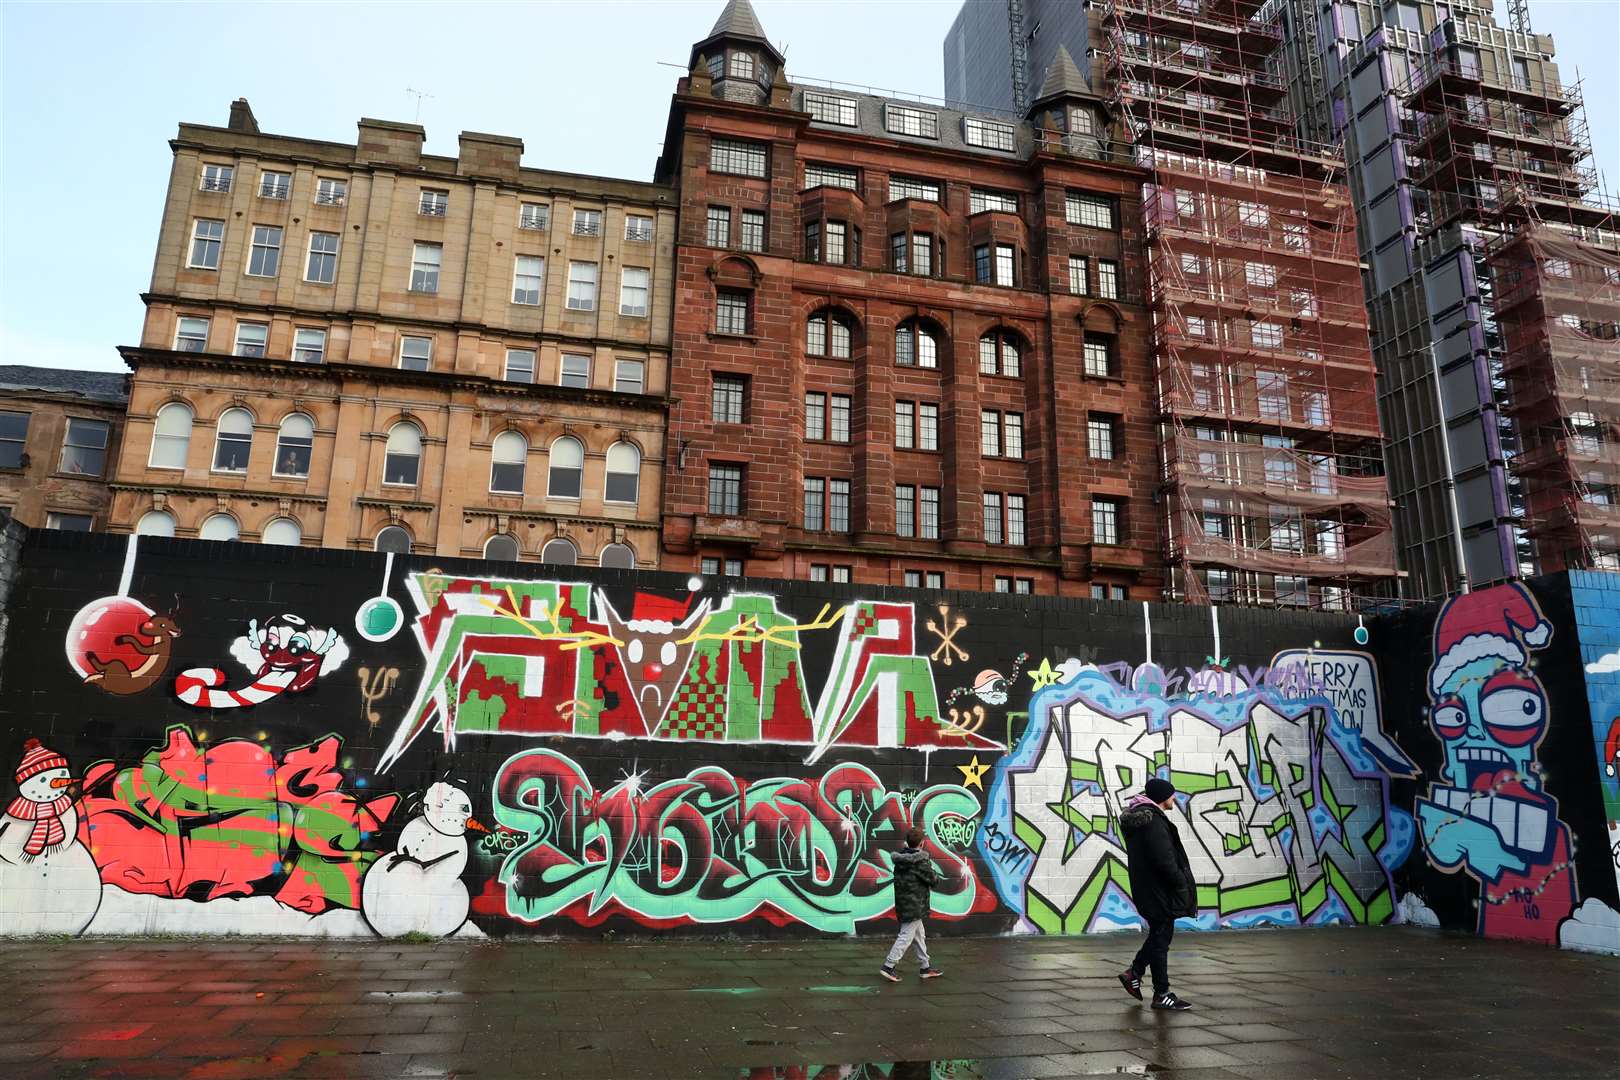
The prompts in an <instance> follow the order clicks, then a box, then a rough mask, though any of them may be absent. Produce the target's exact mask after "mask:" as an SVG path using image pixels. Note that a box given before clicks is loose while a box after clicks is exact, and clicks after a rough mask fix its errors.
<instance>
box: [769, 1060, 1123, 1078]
mask: <svg viewBox="0 0 1620 1080" xmlns="http://www.w3.org/2000/svg"><path fill="white" fill-rule="evenodd" d="M1025 1060H1026V1061H1027V1060H1028V1059H1027V1058H1026V1059H1025ZM1020 1069H1021V1066H1020V1064H1019V1061H1018V1060H1017V1059H1014V1058H996V1059H991V1060H972V1059H968V1058H947V1059H944V1060H941V1061H889V1062H883V1061H869V1062H865V1063H864V1064H860V1065H757V1066H753V1067H751V1068H746V1069H741V1070H739V1071H738V1073H737V1080H1020V1078H1023V1077H1028V1075H1029V1074H1028V1073H1027V1072H1022V1071H1020ZM1113 1074H1114V1075H1126V1076H1132V1075H1134V1076H1149V1075H1153V1069H1152V1067H1151V1066H1148V1065H1126V1066H1121V1067H1120V1068H1117V1069H1115V1070H1113Z"/></svg>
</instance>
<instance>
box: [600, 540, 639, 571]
mask: <svg viewBox="0 0 1620 1080" xmlns="http://www.w3.org/2000/svg"><path fill="white" fill-rule="evenodd" d="M596 561H597V562H598V563H600V564H601V565H602V566H605V567H608V568H609V569H612V570H634V569H635V568H636V553H635V552H634V551H632V550H630V546H629V545H628V544H609V545H608V546H607V547H605V548H603V549H602V554H601V555H600V556H599V557H598V558H597V560H596Z"/></svg>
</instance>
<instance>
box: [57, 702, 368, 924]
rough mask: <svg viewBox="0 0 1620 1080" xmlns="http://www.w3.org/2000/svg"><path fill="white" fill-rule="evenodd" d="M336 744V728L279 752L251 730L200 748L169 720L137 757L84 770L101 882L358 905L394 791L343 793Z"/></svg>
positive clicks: (87, 816)
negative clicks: (160, 740) (372, 843)
mask: <svg viewBox="0 0 1620 1080" xmlns="http://www.w3.org/2000/svg"><path fill="white" fill-rule="evenodd" d="M340 745H341V741H340V740H339V739H338V737H337V736H335V735H328V736H326V737H325V738H323V739H318V740H316V741H315V742H313V743H310V744H309V745H307V746H301V747H298V748H297V749H293V750H287V751H284V752H282V753H280V754H277V753H275V752H273V751H271V750H269V749H268V748H266V747H264V746H261V745H259V744H258V743H255V742H252V741H251V740H248V739H226V740H224V741H222V742H218V743H212V744H209V745H207V746H199V745H198V744H197V741H196V740H195V739H194V738H193V736H192V733H191V731H190V729H188V728H186V727H184V726H178V725H177V726H175V727H171V728H169V730H168V740H167V742H166V743H165V744H164V745H163V746H160V747H156V748H154V749H152V750H151V751H149V752H148V753H147V754H146V756H145V757H144V758H142V759H141V762H140V764H138V765H131V766H127V767H123V768H120V767H119V766H117V765H115V764H113V763H111V762H106V761H103V762H98V763H96V764H94V765H91V766H90V767H89V768H88V769H87V770H86V771H85V779H84V797H83V801H82V804H81V814H80V824H79V838H80V840H81V841H82V842H83V843H84V844H85V846H86V847H88V848H89V849H90V852H91V854H92V855H93V856H94V857H95V860H96V864H97V865H98V866H99V867H100V869H101V880H102V881H104V882H106V883H107V884H109V885H116V886H118V887H119V888H120V889H123V890H125V891H126V892H131V893H146V894H151V895H154V896H162V897H172V898H186V899H190V900H198V901H206V900H214V899H217V898H219V897H247V896H271V897H274V898H275V899H276V900H277V901H278V902H280V903H282V904H285V905H286V906H288V907H291V908H295V909H297V910H299V911H303V912H307V913H309V914H319V913H320V912H323V911H326V910H328V909H329V908H334V907H342V908H359V907H360V880H361V877H362V876H363V875H364V873H365V870H366V867H367V866H369V865H370V864H371V862H372V861H373V860H375V859H376V858H377V852H375V851H370V850H366V845H367V843H368V842H369V840H370V839H371V836H372V834H373V833H374V832H375V831H376V830H377V829H378V828H379V827H380V826H381V825H382V824H383V823H384V822H385V821H386V820H387V819H388V816H389V814H391V813H392V812H393V810H394V806H395V804H396V803H397V802H398V796H395V795H382V796H378V797H376V798H371V799H365V798H363V797H362V796H360V795H357V794H355V793H353V792H350V791H345V790H343V776H342V773H340V772H339V770H338V763H337V755H338V750H339V747H340Z"/></svg>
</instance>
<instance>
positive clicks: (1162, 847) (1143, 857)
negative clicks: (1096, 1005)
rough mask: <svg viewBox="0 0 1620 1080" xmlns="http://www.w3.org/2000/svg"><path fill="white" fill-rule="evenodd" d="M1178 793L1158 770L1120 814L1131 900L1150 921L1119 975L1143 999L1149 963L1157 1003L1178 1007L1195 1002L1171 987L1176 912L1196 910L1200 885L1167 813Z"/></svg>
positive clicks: (1128, 989) (1131, 992)
mask: <svg viewBox="0 0 1620 1080" xmlns="http://www.w3.org/2000/svg"><path fill="white" fill-rule="evenodd" d="M1175 798H1176V789H1175V785H1173V784H1171V783H1170V781H1168V780H1160V779H1159V778H1158V777H1156V776H1155V777H1154V778H1153V779H1151V780H1149V781H1148V782H1147V784H1146V785H1145V786H1144V788H1143V793H1142V794H1141V795H1137V796H1136V797H1134V798H1133V799H1131V801H1130V802H1129V803H1127V804H1126V807H1125V812H1124V813H1123V814H1121V815H1120V817H1119V826H1120V831H1122V832H1123V833H1124V834H1125V857H1126V861H1127V862H1128V864H1129V866H1130V873H1131V900H1132V901H1133V902H1134V903H1135V904H1136V910H1137V913H1138V914H1140V915H1141V916H1142V918H1143V919H1145V920H1146V921H1147V924H1148V936H1147V941H1146V942H1145V943H1144V944H1143V945H1142V949H1141V951H1140V952H1138V953H1137V954H1136V959H1135V960H1134V961H1132V962H1131V966H1130V967H1128V968H1126V969H1125V970H1124V971H1122V972H1120V973H1119V981H1120V984H1121V985H1122V986H1124V987H1125V992H1126V993H1127V994H1129V995H1131V996H1132V997H1133V998H1135V999H1136V1000H1138V1001H1141V1000H1142V975H1143V973H1144V972H1146V971H1147V970H1148V969H1149V968H1151V969H1152V970H1153V1007H1154V1008H1155V1009H1174V1010H1177V1011H1180V1010H1182V1009H1190V1008H1192V1006H1191V1005H1190V1004H1188V1003H1187V1002H1185V1001H1183V1000H1182V999H1181V998H1179V997H1177V996H1176V995H1175V994H1172V993H1171V992H1170V938H1171V936H1172V935H1173V934H1174V933H1175V931H1176V919H1177V917H1179V916H1183V915H1187V916H1192V915H1197V914H1198V890H1197V888H1196V886H1195V885H1194V883H1193V876H1192V866H1191V864H1190V863H1188V861H1187V849H1186V848H1184V847H1182V846H1181V834H1180V833H1179V832H1177V831H1176V827H1175V825H1174V824H1172V823H1171V821H1170V819H1169V817H1167V816H1166V815H1165V811H1166V810H1168V809H1169V808H1170V807H1171V806H1172V805H1173V804H1174V803H1175Z"/></svg>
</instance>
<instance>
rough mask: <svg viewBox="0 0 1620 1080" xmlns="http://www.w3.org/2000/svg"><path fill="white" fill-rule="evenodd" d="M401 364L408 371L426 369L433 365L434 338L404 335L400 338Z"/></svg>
mask: <svg viewBox="0 0 1620 1080" xmlns="http://www.w3.org/2000/svg"><path fill="white" fill-rule="evenodd" d="M399 366H400V367H401V368H403V369H404V370H406V371H426V370H428V369H429V368H431V367H432V366H433V339H432V338H430V337H408V336H407V337H402V338H400V339H399Z"/></svg>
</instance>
